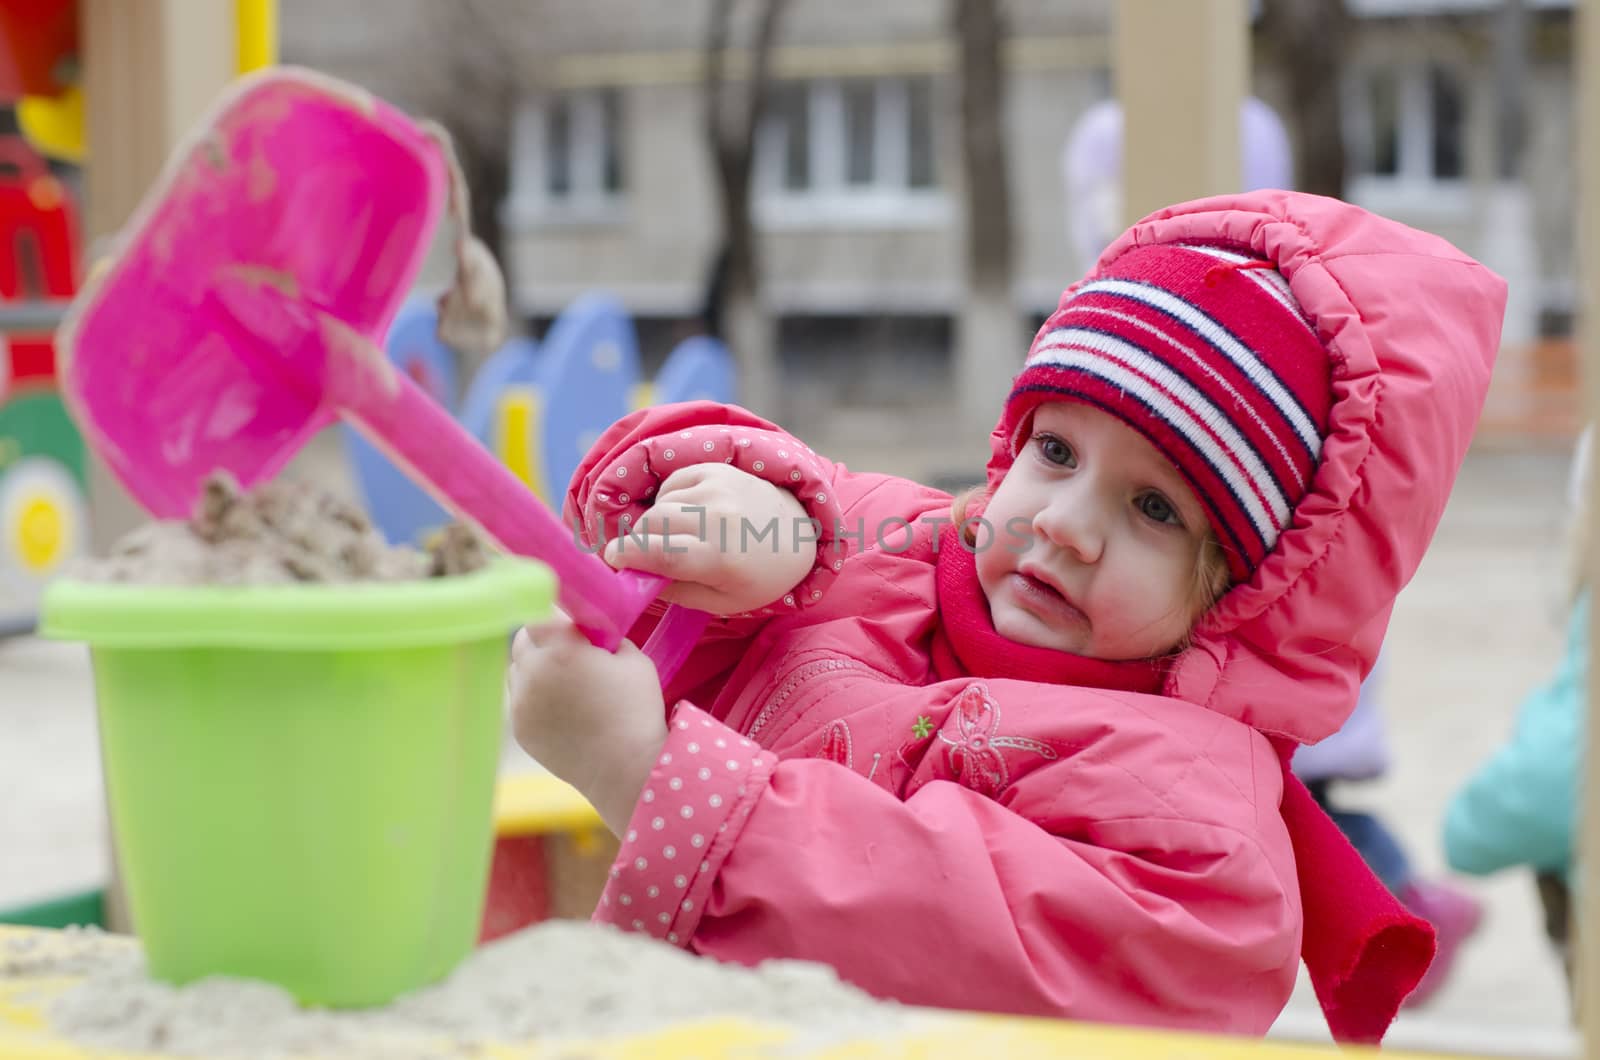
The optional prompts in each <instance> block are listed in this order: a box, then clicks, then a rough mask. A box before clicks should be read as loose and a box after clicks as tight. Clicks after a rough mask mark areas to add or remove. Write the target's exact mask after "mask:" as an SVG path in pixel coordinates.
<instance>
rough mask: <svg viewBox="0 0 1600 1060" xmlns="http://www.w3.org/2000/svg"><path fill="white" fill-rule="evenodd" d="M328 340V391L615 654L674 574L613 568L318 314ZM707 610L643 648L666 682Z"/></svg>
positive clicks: (429, 402)
mask: <svg viewBox="0 0 1600 1060" xmlns="http://www.w3.org/2000/svg"><path fill="white" fill-rule="evenodd" d="M321 325H322V329H323V335H322V339H323V341H324V342H325V343H327V350H328V361H327V365H328V371H327V373H326V375H325V376H324V385H325V387H326V393H325V397H326V398H327V399H330V400H331V402H332V404H333V405H334V406H335V407H337V408H338V410H339V412H340V413H341V414H342V415H344V416H345V417H346V418H348V419H350V420H351V421H352V422H354V423H355V424H356V426H358V427H359V428H360V429H361V430H362V433H364V434H365V435H366V436H367V437H368V438H369V439H370V440H371V441H372V442H373V443H374V444H375V445H377V446H378V447H379V448H380V449H382V450H383V451H384V452H385V453H386V454H387V455H388V456H389V457H390V458H391V459H392V460H394V461H395V463H396V464H398V465H399V466H400V467H401V468H403V469H405V470H406V472H407V473H408V474H409V476H410V477H411V479H412V480H413V481H415V482H417V483H418V484H420V485H422V486H424V487H426V488H427V490H428V492H429V493H432V494H433V495H434V496H435V497H436V498H437V499H438V500H439V501H440V503H442V504H443V505H444V506H445V507H446V508H448V509H449V510H450V511H452V512H454V513H455V514H456V515H458V516H462V517H465V518H467V519H470V520H472V521H473V522H475V523H477V525H478V526H479V527H481V528H482V529H483V531H484V532H485V533H486V534H488V535H489V536H490V537H491V538H493V539H494V540H496V541H498V542H499V543H500V545H501V546H502V547H504V548H505V549H506V550H507V551H509V552H512V553H514V554H516V555H519V556H528V557H531V558H533V559H537V560H540V561H541V562H543V563H544V564H546V565H547V566H548V567H549V568H550V569H551V571H552V573H554V574H555V576H556V580H557V583H558V589H557V597H556V599H557V601H558V602H559V603H560V605H561V608H562V610H564V611H566V613H567V615H568V616H569V617H570V618H571V619H572V621H573V623H574V624H575V625H576V626H577V627H578V628H579V629H581V630H582V631H583V634H584V636H586V637H588V638H589V640H590V642H591V643H593V644H595V645H597V646H599V647H602V648H605V649H606V650H607V651H616V650H617V648H618V646H619V645H620V644H621V643H622V639H623V637H625V636H626V635H627V632H628V630H629V629H631V628H632V626H633V624H634V622H635V621H637V620H638V618H639V616H640V615H641V614H643V613H644V609H645V608H646V607H648V606H649V605H650V603H651V602H652V601H653V600H655V598H656V597H657V596H660V595H661V590H662V589H664V588H666V586H667V584H668V581H667V579H665V578H662V577H660V576H658V575H654V574H642V573H639V572H636V571H614V570H612V569H611V568H610V567H608V566H607V565H606V564H605V561H603V560H602V559H600V557H598V556H596V555H592V554H591V553H589V552H587V551H586V550H584V549H583V548H582V547H581V546H580V545H579V544H578V542H577V540H576V539H575V538H574V537H573V536H572V532H571V531H570V530H569V529H568V528H567V527H566V525H565V524H563V523H562V522H561V520H560V519H558V518H556V516H555V513H554V512H552V511H551V510H550V509H549V508H547V507H546V506H545V504H544V502H543V501H541V500H539V498H538V497H536V496H534V495H533V493H532V492H531V491H530V490H529V489H528V487H527V486H526V485H525V484H524V483H523V482H522V480H521V479H519V478H517V477H516V475H514V474H512V473H511V470H510V469H509V468H507V467H506V466H505V465H504V464H502V463H501V462H500V461H498V460H496V459H495V458H494V457H493V456H492V455H491V454H490V453H489V451H488V450H486V449H484V448H483V446H481V445H479V444H478V441H477V439H476V438H474V437H472V435H471V434H469V433H468V432H467V430H466V428H464V427H462V426H461V424H460V423H458V422H457V421H456V419H455V417H454V416H451V415H450V414H449V413H448V412H446V411H445V410H444V408H443V407H442V406H440V405H439V404H438V403H437V402H436V401H434V400H433V398H431V397H430V396H429V395H428V394H427V393H426V392H425V391H424V390H423V389H422V388H421V387H419V386H418V385H417V384H416V383H414V382H412V381H411V380H410V379H409V378H407V377H406V376H405V375H404V374H402V373H400V372H396V371H394V370H393V369H392V368H391V367H390V366H389V364H388V362H387V359H386V358H385V357H384V355H383V353H382V351H380V350H377V349H376V348H375V347H373V346H372V344H371V343H370V341H368V340H367V339H365V338H364V337H363V336H360V335H357V334H355V333H354V332H352V331H350V329H348V328H346V327H344V326H343V325H341V324H339V323H338V322H337V321H334V320H333V319H332V318H330V317H328V316H326V315H322V316H321ZM710 617H711V616H710V615H708V614H706V613H705V612H703V611H695V610H693V609H690V608H684V607H679V606H674V607H671V608H669V609H668V611H667V613H666V615H665V616H663V617H662V619H661V622H660V623H659V624H658V625H657V626H656V629H655V631H654V633H652V634H651V636H650V638H649V640H648V642H647V643H646V644H645V647H644V651H645V654H646V655H648V656H649V657H650V659H651V661H652V662H654V663H655V664H656V670H657V672H658V673H659V675H660V677H661V681H662V683H663V684H664V683H666V682H667V681H668V680H669V679H670V678H671V677H672V676H673V675H674V674H675V673H677V671H678V667H680V666H682V665H683V661H684V660H685V659H686V658H688V656H689V652H690V651H691V650H692V649H693V648H694V645H695V642H696V641H697V640H698V639H699V637H700V634H701V632H702V631H704V629H705V626H706V623H707V621H709V620H710Z"/></svg>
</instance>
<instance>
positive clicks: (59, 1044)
mask: <svg viewBox="0 0 1600 1060" xmlns="http://www.w3.org/2000/svg"><path fill="white" fill-rule="evenodd" d="M23 932H29V933H31V934H32V935H33V937H35V938H36V939H37V940H38V942H37V945H39V946H43V947H49V948H54V949H59V950H60V951H61V952H62V953H63V955H64V956H65V955H73V956H77V955H83V956H89V957H92V956H93V954H94V953H95V952H96V951H100V952H105V953H108V954H109V953H111V952H112V951H113V948H114V947H120V946H127V945H129V944H130V942H129V940H127V939H126V938H123V937H120V936H115V935H95V934H85V933H63V932H53V931H38V930H37V929H30V928H6V927H0V945H3V944H4V943H5V942H6V941H8V940H9V939H12V938H15V937H17V936H18V935H19V934H21V933H23ZM76 981H77V980H76V979H75V978H72V977H62V978H53V979H45V978H29V977H21V978H12V979H0V1060H161V1058H160V1056H159V1054H138V1055H135V1054H128V1053H121V1054H113V1053H106V1052H100V1051H95V1052H90V1051H89V1050H87V1049H82V1048H78V1047H76V1046H74V1045H73V1044H72V1043H70V1042H68V1041H66V1040H65V1039H63V1038H61V1037H60V1036H58V1035H55V1034H53V1033H51V1031H50V1030H49V1027H48V1025H47V1022H46V1019H45V1012H46V1011H47V1009H48V1008H49V1005H50V1003H51V1001H52V1000H53V999H54V998H56V997H59V996H60V995H61V994H62V993H64V992H65V991H66V990H68V989H69V988H70V987H72V986H73V985H74V983H75V982H76ZM824 1018H825V1017H824ZM793 1038H794V1034H793V1032H792V1031H790V1030H789V1029H787V1028H784V1027H780V1026H776V1025H773V1024H763V1023H758V1022H754V1021H750V1020H743V1019H737V1018H728V1019H717V1020H701V1021H696V1022H692V1023H687V1022H686V1023H678V1024H672V1025H670V1026H668V1027H665V1028H663V1029H661V1030H657V1031H654V1032H651V1033H647V1034H634V1035H628V1036H618V1037H614V1038H606V1039H595V1040H591V1041H586V1042H574V1041H571V1040H568V1041H566V1042H562V1043H559V1044H552V1045H548V1046H540V1045H538V1044H537V1043H532V1042H523V1043H517V1042H506V1043H503V1044H498V1045H494V1046H490V1047H489V1048H488V1049H486V1050H485V1051H484V1053H483V1055H484V1056H485V1057H491V1058H495V1060H538V1058H542V1057H567V1056H574V1055H582V1056H586V1057H596V1058H600V1057H610V1058H616V1060H674V1058H677V1057H683V1058H691V1057H692V1058H696V1060H717V1058H727V1060H734V1058H740V1060H748V1058H750V1057H753V1056H771V1055H783V1056H790V1057H813V1058H830V1060H874V1058H879V1057H883V1058H889V1057H895V1058H926V1060H933V1058H937V1057H947V1056H993V1057H1005V1058H1007V1060H1035V1058H1038V1060H1044V1058H1055V1057H1064V1056H1067V1057H1074V1058H1076V1060H1178V1058H1182V1060H1309V1058H1312V1057H1333V1056H1346V1057H1352V1058H1359V1057H1362V1056H1371V1057H1378V1056H1380V1055H1381V1056H1389V1057H1394V1058H1395V1060H1429V1056H1428V1055H1427V1054H1422V1053H1399V1052H1391V1051H1387V1050H1386V1051H1384V1052H1383V1053H1378V1052H1376V1051H1373V1050H1368V1049H1345V1050H1342V1051H1341V1050H1336V1049H1335V1048H1334V1047H1332V1046H1315V1045H1299V1044H1286V1043H1279V1042H1260V1041H1253V1040H1247V1039H1242V1038H1224V1037H1211V1036H1201V1035H1188V1034H1172V1033H1168V1032H1162V1031H1146V1030H1134V1029H1130V1028H1122V1027H1108V1026H1101V1025H1096V1024H1087V1023H1083V1024H1079V1023H1068V1022H1064V1021H1055V1020H1028V1019H1010V1018H1002V1017H995V1016H981V1015H969V1014H938V1015H937V1017H936V1018H935V1019H933V1020H930V1021H929V1024H928V1025H927V1026H926V1027H920V1028H918V1029H916V1030H909V1031H904V1032H900V1033H896V1034H892V1035H886V1036H884V1037H881V1038H866V1037H861V1038H855V1039H852V1040H850V1041H847V1042H843V1043H839V1044H835V1045H829V1046H824V1047H814V1048H806V1047H804V1046H803V1045H800V1044H799V1043H795V1042H794V1041H793ZM407 1044H408V1045H412V1044H413V1043H407ZM429 1044H430V1043H429V1042H426V1041H417V1042H415V1043H414V1049H415V1051H416V1052H417V1053H418V1054H420V1053H421V1051H422V1050H424V1049H426V1048H427V1046H428V1045H429ZM337 1057H338V1054H337V1053H329V1054H328V1060H337ZM1436 1060H1444V1058H1443V1057H1436Z"/></svg>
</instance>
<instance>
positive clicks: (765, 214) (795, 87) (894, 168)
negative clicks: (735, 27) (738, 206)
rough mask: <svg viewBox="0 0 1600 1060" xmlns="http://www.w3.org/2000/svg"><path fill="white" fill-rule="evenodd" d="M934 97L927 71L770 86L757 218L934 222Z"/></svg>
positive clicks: (937, 206)
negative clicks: (920, 74) (921, 74)
mask: <svg viewBox="0 0 1600 1060" xmlns="http://www.w3.org/2000/svg"><path fill="white" fill-rule="evenodd" d="M935 99H936V94H935V92H934V87H933V84H932V82H931V80H930V79H929V78H926V77H911V78H852V79H847V80H825V81H788V82H782V83H780V84H777V85H775V86H774V87H773V92H772V96H771V98H770V103H769V106H768V109H767V114H766V116H765V118H764V120H763V122H762V126H761V129H760V131H759V132H758V135H757V142H756V172H755V181H756V192H757V195H756V205H757V211H758V217H759V218H760V219H761V221H762V222H763V223H766V224H779V225H782V224H791V223H792V224H807V223H812V222H818V221H830V220H837V221H841V222H856V223H873V222H875V221H877V222H882V223H887V224H900V223H908V222H909V223H916V222H917V221H918V220H919V219H920V218H926V219H927V220H928V221H930V222H935V223H938V222H940V221H941V219H942V218H943V217H944V216H945V213H946V212H947V209H948V207H947V204H946V203H945V201H944V197H943V194H942V193H941V192H940V190H939V188H938V184H939V181H938V166H937V162H936V159H937V144H936V142H935V137H936V132H935V130H936V128H937V123H936V121H935V120H934V107H935Z"/></svg>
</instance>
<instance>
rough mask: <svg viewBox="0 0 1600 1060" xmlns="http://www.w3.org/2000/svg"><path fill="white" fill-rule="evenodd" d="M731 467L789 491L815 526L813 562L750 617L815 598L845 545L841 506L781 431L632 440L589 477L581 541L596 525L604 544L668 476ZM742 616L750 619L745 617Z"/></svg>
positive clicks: (719, 428) (818, 463)
mask: <svg viewBox="0 0 1600 1060" xmlns="http://www.w3.org/2000/svg"><path fill="white" fill-rule="evenodd" d="M706 463H718V464H732V465H733V466H734V467H736V468H738V469H739V470H740V471H745V472H748V473H750V474H752V475H755V476H756V477H758V478H761V479H764V480H766V481H767V482H770V483H772V484H773V485H774V486H778V487H781V488H783V489H786V490H789V491H790V492H792V493H793V494H794V495H795V497H796V499H798V500H799V501H800V503H801V505H802V506H804V508H805V509H806V514H807V515H809V516H810V517H811V519H812V520H813V521H814V530H815V537H816V539H817V562H816V565H815V566H813V567H812V568H811V571H810V573H808V574H807V575H806V577H805V578H803V579H801V581H800V583H799V584H798V585H796V586H795V587H794V588H793V589H792V590H791V591H790V592H788V593H786V594H785V595H784V596H783V598H782V599H779V600H774V601H773V602H772V603H771V604H770V605H769V606H767V607H764V608H762V609H761V610H759V611H757V612H754V615H758V616H763V617H765V616H769V615H776V614H783V613H785V612H789V611H794V610H796V609H798V608H803V607H806V606H807V605H809V604H812V603H815V602H816V601H818V600H820V599H822V594H823V592H824V590H826V589H827V587H828V584H829V583H830V582H832V580H833V578H834V575H835V574H836V573H837V572H838V571H839V570H840V569H841V568H842V567H843V566H844V559H845V551H846V549H845V547H844V546H846V545H847V543H848V541H849V540H851V539H850V538H849V537H847V536H843V535H841V533H840V531H841V529H843V527H842V518H843V509H842V508H841V507H840V505H839V501H838V499H837V498H836V497H835V496H834V491H833V480H832V477H831V475H830V473H829V472H828V470H827V469H826V467H825V463H824V461H822V460H819V459H818V458H817V456H816V454H815V453H813V452H812V451H811V450H810V449H809V448H807V447H806V446H805V445H803V444H802V443H800V442H799V441H797V440H796V439H795V438H793V437H791V436H790V435H787V434H784V433H783V432H781V431H768V430H761V429H759V428H755V427H742V426H724V425H720V424H715V425H707V426H700V427H689V428H686V429H683V430H678V431H671V432H669V433H666V434H660V435H655V436H653V437H650V438H645V439H643V440H641V441H638V442H635V443H634V444H633V445H631V446H629V447H628V448H626V449H624V450H623V451H622V452H621V453H620V455H617V456H616V457H615V458H614V459H613V460H612V461H611V463H609V464H607V465H606V466H605V467H604V469H603V470H601V471H600V472H599V473H598V474H597V475H596V476H595V477H594V480H593V482H594V485H593V488H592V489H590V490H588V491H587V493H586V495H585V496H584V505H583V511H582V512H581V516H582V519H583V523H582V526H583V533H584V536H585V538H586V539H592V538H594V537H596V536H597V535H596V534H595V531H596V530H599V529H601V528H603V530H604V537H605V538H606V539H608V540H609V539H611V538H613V537H616V536H617V535H618V534H620V533H621V526H622V520H623V517H626V518H627V523H628V525H630V526H632V525H635V524H637V523H638V522H639V520H640V518H641V517H643V515H644V514H645V513H646V512H647V511H649V510H650V505H651V504H652V503H653V502H654V498H655V495H656V491H657V490H658V489H660V488H661V483H662V482H664V481H666V479H667V477H668V476H669V475H671V474H672V473H673V472H674V471H676V470H678V469H679V468H682V467H689V466H690V465H693V464H706ZM745 617H749V616H745Z"/></svg>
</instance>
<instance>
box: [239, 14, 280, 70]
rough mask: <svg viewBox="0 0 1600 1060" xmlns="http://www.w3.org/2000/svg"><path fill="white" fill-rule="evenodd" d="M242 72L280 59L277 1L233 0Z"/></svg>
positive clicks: (268, 64) (256, 68) (257, 68)
mask: <svg viewBox="0 0 1600 1060" xmlns="http://www.w3.org/2000/svg"><path fill="white" fill-rule="evenodd" d="M234 22H235V23H236V31H237V35H238V56H239V73H241V74H248V73H249V72H250V71H252V70H259V69H261V68H262V67H264V66H271V65H272V64H273V63H276V62H277V61H278V0H234Z"/></svg>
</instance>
